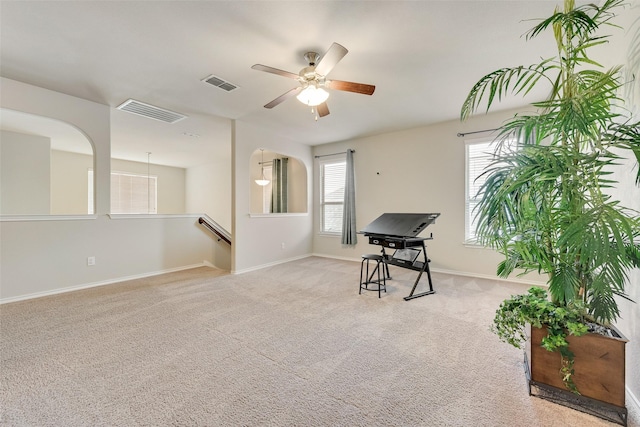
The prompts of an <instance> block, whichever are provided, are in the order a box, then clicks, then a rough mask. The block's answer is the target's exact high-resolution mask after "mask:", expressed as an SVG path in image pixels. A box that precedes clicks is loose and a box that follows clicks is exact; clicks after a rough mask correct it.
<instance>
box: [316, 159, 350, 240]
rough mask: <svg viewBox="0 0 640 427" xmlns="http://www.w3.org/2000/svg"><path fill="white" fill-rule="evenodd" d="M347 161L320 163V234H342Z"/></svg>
mask: <svg viewBox="0 0 640 427" xmlns="http://www.w3.org/2000/svg"><path fill="white" fill-rule="evenodd" d="M346 171H347V161H346V160H345V159H344V157H343V158H340V159H335V158H334V159H332V160H322V161H320V232H321V233H330V234H340V233H342V211H343V208H344V182H345V175H346Z"/></svg>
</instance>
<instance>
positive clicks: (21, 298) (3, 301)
mask: <svg viewBox="0 0 640 427" xmlns="http://www.w3.org/2000/svg"><path fill="white" fill-rule="evenodd" d="M203 266H204V267H213V268H218V267H216V266H214V265H213V264H211V263H210V262H208V261H203V262H202V263H201V264H192V265H185V266H182V267H176V268H169V269H166V270H160V271H153V272H150V273H142V274H135V275H132V276H124V277H118V278H115V279H109V280H104V281H100V282H92V283H85V284H82V285H76V286H68V287H66V288H58V289H52V290H50V291H43V292H34V293H31V294H26V295H20V296H17V297H11V298H0V305H1V304H8V303H11V302H18V301H24V300H29V299H34V298H41V297H47V296H51V295H57V294H63V293H67V292H73V291H79V290H81V289H89V288H95V287H98V286H105V285H112V284H114V283H120V282H125V281H127V280H135V279H144V278H145V277H152V276H158V275H160V274H166V273H173V272H176V271H182V270H190V269H192V268H197V267H203Z"/></svg>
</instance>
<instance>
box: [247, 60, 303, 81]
mask: <svg viewBox="0 0 640 427" xmlns="http://www.w3.org/2000/svg"><path fill="white" fill-rule="evenodd" d="M251 68H253V69H254V70H258V71H264V72H266V73H271V74H277V75H279V76H283V77H289V78H290V79H298V78H299V77H300V76H299V75H297V74H293V73H290V72H288V71H284V70H279V69H277V68H273V67H268V66H266V65H262V64H255V65H254V66H252V67H251Z"/></svg>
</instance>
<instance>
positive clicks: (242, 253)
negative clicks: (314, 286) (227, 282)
mask: <svg viewBox="0 0 640 427" xmlns="http://www.w3.org/2000/svg"><path fill="white" fill-rule="evenodd" d="M232 141H233V143H232V147H233V148H232V150H233V151H232V152H233V196H234V200H233V207H234V210H233V225H232V234H233V239H234V240H233V242H234V247H233V257H232V271H233V272H242V271H248V270H251V269H255V268H258V267H260V266H264V265H268V264H272V263H277V262H281V261H283V260H288V259H295V258H299V257H302V256H306V255H308V254H310V253H311V247H312V246H311V243H312V234H311V232H312V226H311V224H312V215H311V214H310V213H304V214H293V213H291V214H277V215H261V216H251V215H250V211H251V186H252V185H256V184H255V183H254V182H253V180H252V179H251V171H250V159H251V155H252V153H253V152H254V151H255V150H258V149H260V148H265V149H266V150H269V151H273V152H277V153H280V154H283V155H285V156H291V157H296V158H297V159H299V160H300V161H302V162H303V163H304V165H305V166H306V168H307V176H311V173H310V171H311V167H312V157H311V147H308V146H306V145H302V144H300V143H298V142H296V141H288V140H286V139H284V138H282V137H277V136H274V135H272V134H271V133H270V132H269V131H268V130H267V129H263V128H259V127H256V126H254V125H250V124H248V123H246V122H242V121H239V120H238V121H235V122H234V129H233V133H232ZM307 194H311V183H310V182H309V183H308V184H307ZM310 203H311V201H310V200H308V201H307V211H308V212H310ZM283 246H284V247H283Z"/></svg>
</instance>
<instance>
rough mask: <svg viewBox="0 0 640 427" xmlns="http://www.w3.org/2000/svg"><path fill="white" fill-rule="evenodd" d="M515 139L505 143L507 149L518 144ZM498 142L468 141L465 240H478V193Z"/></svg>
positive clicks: (467, 241) (471, 242) (474, 241)
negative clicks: (476, 210)
mask: <svg viewBox="0 0 640 427" xmlns="http://www.w3.org/2000/svg"><path fill="white" fill-rule="evenodd" d="M515 143H516V141H515V140H510V141H506V144H505V143H503V144H504V145H503V147H504V148H505V149H511V148H514V147H515V146H516V144H515ZM497 147H498V142H497V141H494V140H492V139H491V140H473V141H466V188H465V197H466V200H465V233H464V237H465V242H466V243H470V244H474V243H476V241H477V236H476V230H477V227H478V224H477V220H476V218H475V216H476V212H475V209H476V206H477V205H478V201H479V200H478V198H477V197H476V195H477V194H478V191H479V190H480V188H481V187H482V186H483V185H484V183H485V181H486V177H484V176H481V175H482V173H483V172H484V169H485V168H486V167H487V166H488V165H489V164H491V162H492V161H493V158H494V157H493V156H494V152H495V150H496V148H497Z"/></svg>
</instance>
